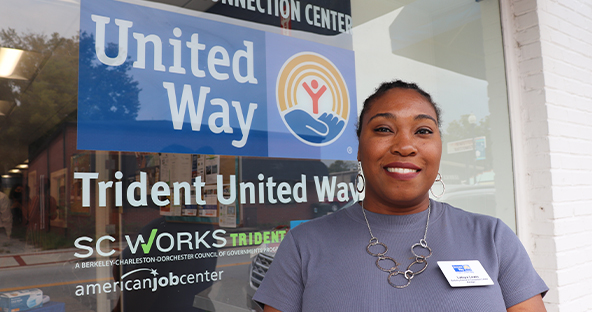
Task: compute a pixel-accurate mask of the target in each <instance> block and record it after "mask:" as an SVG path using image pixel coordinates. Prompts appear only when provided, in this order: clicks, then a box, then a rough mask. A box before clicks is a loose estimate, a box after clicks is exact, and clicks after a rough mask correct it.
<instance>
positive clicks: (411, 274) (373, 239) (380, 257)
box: [361, 202, 432, 289]
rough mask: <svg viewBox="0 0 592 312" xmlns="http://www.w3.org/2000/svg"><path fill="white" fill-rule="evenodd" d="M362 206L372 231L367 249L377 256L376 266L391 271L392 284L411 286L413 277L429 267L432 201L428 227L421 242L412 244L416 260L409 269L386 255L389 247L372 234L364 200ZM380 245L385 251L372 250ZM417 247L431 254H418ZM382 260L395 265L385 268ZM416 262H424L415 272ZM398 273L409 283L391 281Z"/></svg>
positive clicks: (429, 208)
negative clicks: (374, 251) (402, 283)
mask: <svg viewBox="0 0 592 312" xmlns="http://www.w3.org/2000/svg"><path fill="white" fill-rule="evenodd" d="M361 206H362V213H363V214H364V219H365V220H366V225H367V226H368V231H369V232H370V242H369V243H368V246H366V251H367V252H368V254H370V255H371V256H373V257H377V259H376V267H378V268H379V269H380V270H381V271H384V272H387V273H389V275H388V278H387V281H388V283H389V284H390V285H391V286H393V287H395V288H399V289H400V288H405V287H407V286H409V284H411V280H412V279H413V277H414V276H415V275H418V274H420V273H422V272H423V271H425V269H426V268H427V267H428V260H427V259H428V258H429V257H431V256H432V249H431V248H430V247H428V242H427V241H426V236H427V235H428V225H429V224H430V210H431V203H430V204H428V220H427V222H426V228H425V232H424V233H423V238H422V239H420V240H419V243H415V244H413V245H412V246H411V253H412V254H413V255H414V256H415V260H414V261H413V262H411V264H410V265H409V266H407V270H405V271H400V270H399V265H400V263H398V262H397V261H395V259H393V258H391V257H389V256H386V253H387V252H388V247H387V246H386V245H385V244H384V243H381V242H380V241H378V238H377V237H376V236H374V234H372V229H370V223H369V222H368V217H366V210H365V209H364V202H362V205H361ZM378 245H380V246H382V247H384V251H383V252H379V253H373V252H372V251H370V248H371V247H374V246H378ZM415 247H421V248H424V249H426V250H427V251H428V252H429V254H428V255H427V256H422V255H418V254H417V253H415V250H414V249H415ZM380 261H391V262H392V263H393V264H394V265H393V266H392V267H391V268H390V269H387V268H384V267H383V266H381V265H380ZM416 264H423V267H422V268H421V269H420V270H419V271H416V272H414V271H412V270H411V267H412V266H413V265H416ZM398 274H402V275H403V276H404V277H405V278H406V279H407V284H405V285H396V284H394V283H393V282H391V277H393V276H395V275H398Z"/></svg>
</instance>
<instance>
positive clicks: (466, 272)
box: [438, 260, 493, 287]
mask: <svg viewBox="0 0 592 312" xmlns="http://www.w3.org/2000/svg"><path fill="white" fill-rule="evenodd" d="M438 266H440V270H442V273H444V276H445V277H446V279H447V280H448V283H449V284H450V286H452V287H468V286H484V285H493V281H492V280H491V277H489V274H487V272H486V271H485V269H484V268H483V266H482V265H481V262H479V260H463V261H438Z"/></svg>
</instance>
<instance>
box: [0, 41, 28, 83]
mask: <svg viewBox="0 0 592 312" xmlns="http://www.w3.org/2000/svg"><path fill="white" fill-rule="evenodd" d="M24 52H25V51H23V50H17V49H10V48H0V77H5V78H8V77H10V76H12V74H13V73H14V69H15V68H16V66H17V65H18V63H19V61H20V59H21V56H22V55H23V53H24Z"/></svg>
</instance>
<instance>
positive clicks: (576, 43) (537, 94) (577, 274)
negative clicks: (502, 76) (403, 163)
mask: <svg viewBox="0 0 592 312" xmlns="http://www.w3.org/2000/svg"><path fill="white" fill-rule="evenodd" d="M500 2H501V7H502V13H503V14H504V15H503V18H502V20H503V27H504V28H506V29H509V30H506V31H505V32H504V40H505V41H506V55H507V56H508V57H509V59H512V60H513V61H512V62H509V63H508V67H510V69H509V71H508V72H509V73H510V74H513V77H511V78H509V79H508V81H509V82H510V83H512V82H513V83H514V84H516V86H513V88H512V86H510V88H509V89H510V90H514V91H511V92H515V97H514V99H516V100H514V101H511V102H510V111H511V113H513V114H514V115H515V116H514V118H513V119H512V127H514V128H518V129H519V130H518V131H514V132H513V134H514V136H513V141H514V142H513V144H514V147H517V146H518V145H519V148H515V152H514V155H515V166H516V167H518V166H522V167H521V168H522V170H517V175H518V176H517V177H516V179H517V181H518V183H522V185H521V187H519V188H517V192H519V193H518V194H517V198H518V199H520V198H522V199H523V200H518V205H517V210H518V211H517V214H518V216H519V218H518V234H519V236H520V238H521V239H522V240H523V242H524V244H525V246H526V247H527V249H528V251H529V254H530V255H531V257H532V260H533V264H534V265H535V268H536V269H537V270H538V271H539V272H540V274H541V276H543V278H544V279H545V282H546V283H547V285H548V286H549V287H550V291H549V293H548V295H547V296H546V297H545V299H544V301H545V305H546V307H547V310H548V311H562V312H563V311H569V312H578V311H592V1H589V0H510V1H508V2H506V1H505V0H500ZM510 98H512V97H510ZM517 134H518V136H517ZM516 153H519V154H518V156H517V154H516Z"/></svg>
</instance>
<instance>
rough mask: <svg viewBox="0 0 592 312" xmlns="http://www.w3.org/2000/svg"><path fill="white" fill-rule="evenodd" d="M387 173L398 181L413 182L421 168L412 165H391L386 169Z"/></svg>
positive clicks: (397, 163)
mask: <svg viewBox="0 0 592 312" xmlns="http://www.w3.org/2000/svg"><path fill="white" fill-rule="evenodd" d="M384 169H385V171H386V173H387V174H388V175H389V176H391V177H393V178H395V179H397V180H411V179H413V178H415V177H416V176H418V175H419V172H420V171H421V168H420V167H418V166H416V165H414V164H411V163H399V162H396V163H390V164H388V165H387V166H385V167H384Z"/></svg>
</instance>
